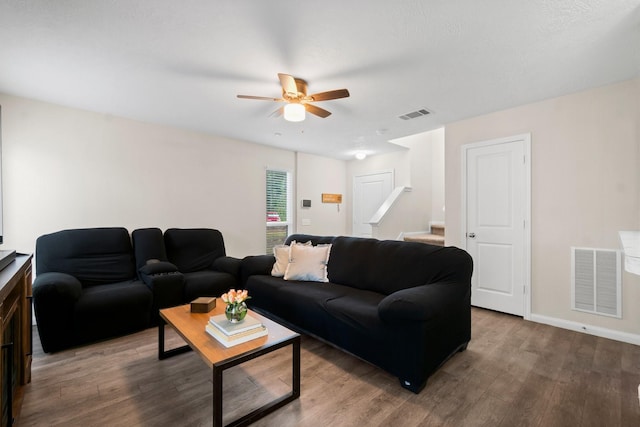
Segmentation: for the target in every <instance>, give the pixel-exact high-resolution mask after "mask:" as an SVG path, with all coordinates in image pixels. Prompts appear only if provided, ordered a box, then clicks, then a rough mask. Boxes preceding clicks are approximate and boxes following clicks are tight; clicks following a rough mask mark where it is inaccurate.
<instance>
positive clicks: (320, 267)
mask: <svg viewBox="0 0 640 427" xmlns="http://www.w3.org/2000/svg"><path fill="white" fill-rule="evenodd" d="M330 252H331V245H330V244H328V245H318V246H303V245H293V246H291V249H290V252H289V265H287V270H286V271H285V273H284V280H306V281H311V282H328V281H329V279H328V278H327V262H328V261H329V253H330Z"/></svg>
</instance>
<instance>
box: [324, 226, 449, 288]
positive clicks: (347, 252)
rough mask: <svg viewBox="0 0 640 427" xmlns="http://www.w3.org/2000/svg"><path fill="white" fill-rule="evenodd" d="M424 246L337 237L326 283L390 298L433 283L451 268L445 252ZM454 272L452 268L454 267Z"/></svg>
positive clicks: (435, 247)
mask: <svg viewBox="0 0 640 427" xmlns="http://www.w3.org/2000/svg"><path fill="white" fill-rule="evenodd" d="M449 250H457V248H443V247H439V246H432V245H426V244H424V243H415V242H401V241H395V240H377V239H364V238H358V237H336V238H335V239H334V241H333V246H332V248H331V257H330V258H329V264H328V273H329V280H330V281H331V282H334V283H340V284H344V285H347V286H351V287H354V288H357V289H364V290H370V291H374V292H378V293H381V294H385V295H389V294H391V293H393V292H395V291H398V290H401V289H406V288H412V287H415V286H420V285H424V284H426V283H431V282H435V281H437V280H438V276H440V275H442V274H443V273H442V272H443V271H444V272H447V271H449V269H450V268H451V266H449V265H448V264H450V261H449V259H448V258H449V256H448V255H447V254H448V251H449ZM454 268H455V267H454Z"/></svg>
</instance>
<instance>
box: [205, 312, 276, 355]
mask: <svg viewBox="0 0 640 427" xmlns="http://www.w3.org/2000/svg"><path fill="white" fill-rule="evenodd" d="M206 330H207V333H209V335H211V336H212V337H214V338H215V339H216V340H218V341H219V342H220V343H221V344H222V345H224V346H225V347H227V348H228V347H233V346H234V345H238V344H242V343H245V342H247V341H251V340H253V339H256V338H259V337H263V336H265V335H267V334H268V333H269V332H268V331H267V327H266V326H264V325H263V324H262V323H261V322H260V321H259V320H258V319H256V318H254V317H251V316H249V315H248V314H247V316H246V317H245V318H244V321H242V322H240V323H231V322H229V321H228V320H227V317H226V316H225V315H224V314H219V315H217V316H211V318H210V319H209V323H207V326H206Z"/></svg>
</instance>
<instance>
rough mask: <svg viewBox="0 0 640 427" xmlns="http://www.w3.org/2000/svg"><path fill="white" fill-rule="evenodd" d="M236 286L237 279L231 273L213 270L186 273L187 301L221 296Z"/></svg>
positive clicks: (185, 288) (185, 292)
mask: <svg viewBox="0 0 640 427" xmlns="http://www.w3.org/2000/svg"><path fill="white" fill-rule="evenodd" d="M235 286H236V279H235V277H233V276H232V275H231V274H229V273H222V272H219V271H213V270H202V271H194V272H192V273H184V294H185V301H193V300H194V299H196V298H198V297H219V296H220V295H222V294H223V293H225V292H227V291H228V290H229V289H231V288H234V287H235Z"/></svg>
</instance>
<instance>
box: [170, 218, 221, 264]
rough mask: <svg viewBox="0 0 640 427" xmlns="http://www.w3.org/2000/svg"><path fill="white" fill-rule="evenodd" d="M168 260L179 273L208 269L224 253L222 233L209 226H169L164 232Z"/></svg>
mask: <svg viewBox="0 0 640 427" xmlns="http://www.w3.org/2000/svg"><path fill="white" fill-rule="evenodd" d="M164 243H165V247H166V250H167V257H168V259H169V261H171V262H172V263H174V264H175V265H176V266H177V267H178V269H179V270H180V272H181V273H190V272H193V271H200V270H206V269H210V268H212V266H213V262H214V261H215V260H216V259H217V258H219V257H222V256H225V255H226V252H225V248H224V240H223V238H222V233H220V231H218V230H213V229H210V228H184V229H183V228H170V229H168V230H167V231H165V232H164Z"/></svg>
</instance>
